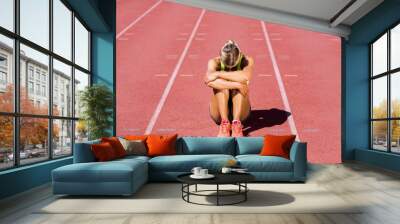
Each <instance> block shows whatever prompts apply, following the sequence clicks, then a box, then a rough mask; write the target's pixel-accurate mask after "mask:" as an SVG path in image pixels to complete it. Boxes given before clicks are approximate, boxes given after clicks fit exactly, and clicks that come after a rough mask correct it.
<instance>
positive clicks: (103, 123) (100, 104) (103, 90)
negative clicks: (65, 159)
mask: <svg viewBox="0 0 400 224" xmlns="http://www.w3.org/2000/svg"><path fill="white" fill-rule="evenodd" d="M79 104H80V105H79V106H80V107H81V108H82V109H83V110H82V119H83V120H84V121H85V124H86V125H87V128H88V131H89V139H97V138H101V137H105V136H109V133H108V132H107V129H109V128H110V127H111V126H112V115H113V110H112V108H113V94H112V92H111V91H110V90H109V89H108V87H107V86H105V85H101V84H95V85H92V86H90V87H86V88H85V90H83V91H82V92H81V93H80V103H79Z"/></svg>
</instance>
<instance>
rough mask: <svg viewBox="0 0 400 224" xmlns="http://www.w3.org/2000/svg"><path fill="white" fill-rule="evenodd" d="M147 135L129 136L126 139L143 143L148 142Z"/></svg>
mask: <svg viewBox="0 0 400 224" xmlns="http://www.w3.org/2000/svg"><path fill="white" fill-rule="evenodd" d="M146 138H147V135H127V136H125V137H124V139H126V140H130V141H135V140H141V141H146Z"/></svg>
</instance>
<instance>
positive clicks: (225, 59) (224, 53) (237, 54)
mask: <svg viewBox="0 0 400 224" xmlns="http://www.w3.org/2000/svg"><path fill="white" fill-rule="evenodd" d="M241 54H242V53H241V51H240V48H239V46H238V45H237V43H236V42H235V41H233V40H228V41H227V42H226V43H225V44H224V46H223V47H222V48H221V52H220V56H221V62H222V63H223V64H224V65H225V66H226V67H228V68H233V67H235V66H236V65H237V64H238V63H239V62H240V58H241Z"/></svg>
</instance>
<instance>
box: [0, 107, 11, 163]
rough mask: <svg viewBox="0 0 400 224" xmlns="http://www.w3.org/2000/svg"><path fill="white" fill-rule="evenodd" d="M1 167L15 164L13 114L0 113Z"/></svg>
mask: <svg viewBox="0 0 400 224" xmlns="http://www.w3.org/2000/svg"><path fill="white" fill-rule="evenodd" d="M0 126H1V128H0V135H1V136H2V138H0V149H1V150H0V169H6V168H10V167H13V166H14V150H13V149H14V122H13V117H12V116H3V115H0Z"/></svg>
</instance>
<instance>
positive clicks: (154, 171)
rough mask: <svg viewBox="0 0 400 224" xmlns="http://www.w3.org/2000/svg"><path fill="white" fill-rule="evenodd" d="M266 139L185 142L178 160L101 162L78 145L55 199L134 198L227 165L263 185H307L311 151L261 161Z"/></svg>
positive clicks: (297, 149) (57, 181) (299, 147)
mask: <svg viewBox="0 0 400 224" xmlns="http://www.w3.org/2000/svg"><path fill="white" fill-rule="evenodd" d="M263 142H264V138H263V137H241V138H217V137H180V138H178V140H177V142H176V149H177V155H172V156H157V157H153V158H150V157H146V156H127V157H124V158H122V159H118V160H113V161H108V162H96V161H95V158H94V155H93V154H92V152H91V149H90V145H91V144H94V143H98V141H91V142H85V143H77V144H75V151H74V163H73V164H70V165H66V166H63V167H59V168H57V169H55V170H53V171H52V178H53V179H52V181H53V182H52V186H53V193H54V194H67V195H131V194H134V193H135V192H136V191H137V190H138V189H139V188H140V187H141V186H142V185H144V184H145V183H147V182H148V181H152V182H161V181H176V177H177V176H178V175H180V174H183V173H187V172H190V170H191V169H192V168H193V167H196V166H200V167H203V168H207V169H209V170H210V172H218V171H219V170H220V169H221V168H222V167H223V166H224V165H225V164H226V163H227V161H228V160H236V161H237V163H238V164H239V165H240V166H241V167H242V168H247V169H248V171H249V172H250V173H251V174H253V175H254V176H255V177H256V181H259V182H276V181H285V182H304V181H305V180H306V170H307V145H306V143H301V142H294V143H293V145H292V148H291V150H290V159H285V158H282V157H276V156H260V155H258V154H259V153H260V150H261V148H262V146H263Z"/></svg>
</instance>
